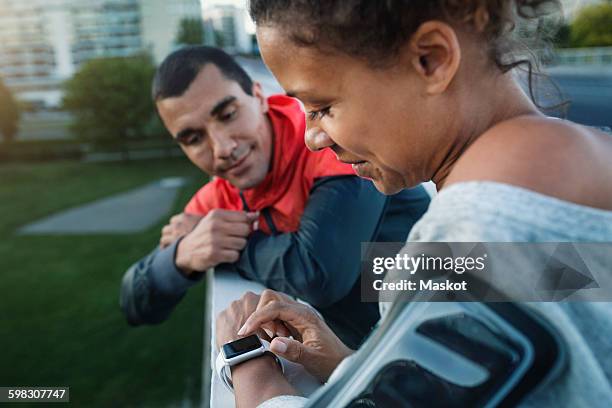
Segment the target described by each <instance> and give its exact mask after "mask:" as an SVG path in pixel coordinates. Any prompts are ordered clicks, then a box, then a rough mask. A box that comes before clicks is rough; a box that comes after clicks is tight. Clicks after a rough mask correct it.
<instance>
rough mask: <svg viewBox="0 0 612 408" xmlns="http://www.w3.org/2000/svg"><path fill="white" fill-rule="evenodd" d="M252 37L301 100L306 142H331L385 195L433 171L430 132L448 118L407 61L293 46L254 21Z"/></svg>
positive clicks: (433, 141)
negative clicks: (388, 63) (380, 64)
mask: <svg viewBox="0 0 612 408" xmlns="http://www.w3.org/2000/svg"><path fill="white" fill-rule="evenodd" d="M257 37H258V41H259V45H260V49H261V52H262V56H263V58H264V61H265V63H266V64H267V65H268V67H269V68H270V70H271V71H272V73H273V74H274V75H275V76H276V78H277V79H278V81H279V83H280V84H281V86H282V87H283V88H284V89H285V91H286V92H287V93H288V94H289V95H291V96H295V97H296V98H298V99H299V100H301V101H302V102H303V104H304V106H305V109H306V115H307V118H306V121H307V134H306V144H307V145H308V147H309V148H311V149H312V150H319V149H322V148H325V147H329V148H331V149H332V150H333V151H334V152H335V153H336V154H337V156H338V159H339V160H341V161H343V162H347V163H351V164H353V167H354V169H355V171H356V173H357V174H358V175H359V176H361V177H365V178H368V179H371V180H372V181H373V182H374V184H375V185H376V188H377V189H378V190H380V191H381V192H383V193H385V194H393V193H396V192H397V191H399V190H401V189H403V188H406V187H412V186H415V185H417V184H418V183H420V182H423V181H427V180H429V179H431V178H432V175H433V173H434V172H435V170H436V166H437V164H436V163H438V164H439V162H438V160H437V157H435V156H436V155H437V153H436V152H437V151H438V150H437V149H436V147H437V146H439V143H440V142H441V141H440V140H437V137H436V136H435V135H436V134H440V129H442V126H441V123H443V122H446V121H447V119H448V118H447V117H444V115H443V116H442V117H439V118H438V119H437V120H435V119H434V118H435V117H436V112H440V103H439V102H437V100H436V98H432V97H430V96H429V95H427V89H426V85H427V84H426V83H424V81H422V80H421V77H420V76H419V75H417V74H416V71H414V69H413V68H412V67H411V66H406V65H402V64H396V65H395V66H393V67H389V68H380V69H378V68H377V69H374V68H372V67H371V66H369V65H368V64H367V63H366V62H364V61H361V60H359V59H356V58H352V57H349V56H346V55H344V54H340V53H335V54H331V53H323V52H321V51H319V50H317V49H315V48H313V47H299V46H296V45H294V44H293V43H292V42H291V41H290V40H288V36H287V34H286V33H283V32H282V30H281V29H278V28H275V27H269V26H264V27H259V28H258V31H257ZM448 114H450V112H448Z"/></svg>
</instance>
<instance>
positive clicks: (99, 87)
mask: <svg viewBox="0 0 612 408" xmlns="http://www.w3.org/2000/svg"><path fill="white" fill-rule="evenodd" d="M154 74H155V66H154V64H153V62H152V60H151V58H150V57H149V56H147V55H141V56H137V57H130V58H102V59H94V60H90V61H88V62H86V63H85V64H84V65H83V66H82V68H81V69H80V70H79V71H78V72H77V73H76V74H75V75H74V76H73V77H72V78H71V79H70V80H68V81H67V83H66V93H65V96H64V101H63V103H64V107H65V108H66V109H67V110H69V111H70V112H72V113H73V114H74V116H75V121H74V124H73V126H72V131H73V132H74V133H75V134H76V136H77V137H80V138H83V139H86V140H91V141H94V142H96V143H98V144H100V143H115V144H116V143H117V142H119V144H121V147H122V148H124V149H126V148H127V143H126V142H127V140H128V139H129V138H133V137H138V136H142V135H143V132H144V129H145V127H146V125H147V123H148V122H149V121H150V119H151V115H153V113H154V109H153V102H152V101H151V81H152V80H153V75H154ZM124 153H125V154H126V155H127V151H126V150H124Z"/></svg>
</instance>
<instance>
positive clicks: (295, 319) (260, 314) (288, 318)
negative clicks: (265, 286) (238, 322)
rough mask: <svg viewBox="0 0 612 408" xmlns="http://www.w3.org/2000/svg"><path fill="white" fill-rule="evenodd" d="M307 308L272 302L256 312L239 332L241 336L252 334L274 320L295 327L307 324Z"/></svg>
mask: <svg viewBox="0 0 612 408" xmlns="http://www.w3.org/2000/svg"><path fill="white" fill-rule="evenodd" d="M305 308H306V306H304V305H301V304H287V303H285V302H278V301H274V302H270V303H268V304H267V305H265V306H264V307H262V308H261V309H259V310H256V311H255V312H253V314H251V316H249V318H248V319H247V320H246V322H245V323H244V325H243V326H242V327H241V328H240V330H239V331H238V334H239V335H241V336H242V335H244V334H247V333H252V332H253V331H255V330H256V329H257V328H258V327H260V326H261V325H262V324H264V323H268V322H271V321H274V320H281V321H282V322H287V323H289V324H291V325H292V326H293V327H296V328H297V326H298V325H299V324H300V323H302V324H303V323H307V320H306V319H305V318H304V309H305Z"/></svg>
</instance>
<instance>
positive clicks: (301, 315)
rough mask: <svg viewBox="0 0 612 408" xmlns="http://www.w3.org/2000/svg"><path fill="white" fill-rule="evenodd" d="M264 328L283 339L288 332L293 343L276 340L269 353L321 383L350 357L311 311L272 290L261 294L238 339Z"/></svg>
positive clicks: (345, 348) (338, 340) (327, 327)
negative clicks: (299, 368) (285, 331)
mask: <svg viewBox="0 0 612 408" xmlns="http://www.w3.org/2000/svg"><path fill="white" fill-rule="evenodd" d="M226 324H227V323H226ZM233 327H235V324H234V326H233ZM264 328H266V330H267V331H272V332H274V333H276V334H279V335H280V336H283V333H282V332H283V331H284V329H287V330H289V332H290V333H291V335H292V337H293V339H290V338H287V337H275V338H274V340H272V342H271V344H270V347H271V350H272V351H273V352H274V353H275V354H277V355H279V356H282V357H284V358H286V359H287V360H289V361H293V362H295V363H299V364H301V365H303V366H304V368H306V370H307V371H308V372H309V373H311V374H312V375H314V376H315V377H317V378H318V379H319V380H320V381H321V382H325V381H327V379H328V378H329V376H330V375H331V373H332V371H333V370H334V369H335V368H336V367H337V366H338V364H340V362H341V361H342V360H343V359H344V358H345V357H347V356H348V355H350V354H352V353H353V350H351V349H349V348H348V347H346V345H344V343H342V341H341V340H340V339H339V338H338V337H337V336H336V335H335V334H334V333H333V332H332V331H331V329H330V328H329V326H327V324H325V322H324V321H323V320H322V319H321V318H320V317H319V315H318V314H317V313H316V312H315V311H314V309H313V308H312V307H310V306H306V305H304V304H302V303H299V302H296V301H294V300H292V299H291V298H289V297H288V296H286V295H283V294H282V293H279V292H275V291H272V290H265V291H264V292H263V293H262V294H261V296H260V298H259V303H258V305H257V310H255V312H253V314H252V315H251V316H250V317H249V318H248V319H246V322H245V323H244V326H243V327H242V328H241V329H240V330H239V331H238V336H239V337H243V336H246V335H248V334H251V333H253V332H257V331H260V330H262V329H264ZM232 330H233V328H232Z"/></svg>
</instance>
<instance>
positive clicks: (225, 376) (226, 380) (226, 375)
mask: <svg viewBox="0 0 612 408" xmlns="http://www.w3.org/2000/svg"><path fill="white" fill-rule="evenodd" d="M259 340H260V341H261V343H262V344H263V346H264V349H265V351H264V352H263V353H262V354H260V355H258V356H255V357H253V358H259V357H261V356H265V355H271V356H272V357H273V358H274V360H275V361H276V364H278V366H279V367H280V369H281V372H283V373H284V372H285V367H284V366H283V362H282V360H281V359H280V358H279V357H278V356H277V355H276V354H274V353H273V352H271V351H270V343H269V342H268V341H266V340H263V339H259ZM253 358H251V359H249V360H246V361H250V360H252V359H253ZM246 361H243V362H242V363H246ZM242 363H240V364H242ZM215 371H216V372H217V376H218V377H219V379H220V380H221V382H222V383H223V385H225V387H226V388H227V389H228V390H230V391H231V392H232V393H233V392H234V384H233V383H232V371H231V367H230V365H229V364H227V363H226V362H225V358H224V356H223V349H221V350H219V352H218V353H217V359H216V361H215Z"/></svg>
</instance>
